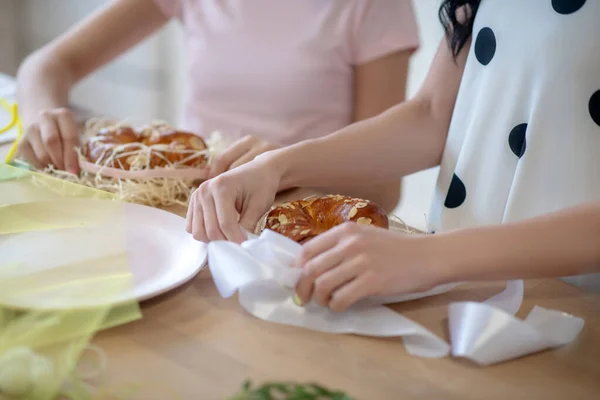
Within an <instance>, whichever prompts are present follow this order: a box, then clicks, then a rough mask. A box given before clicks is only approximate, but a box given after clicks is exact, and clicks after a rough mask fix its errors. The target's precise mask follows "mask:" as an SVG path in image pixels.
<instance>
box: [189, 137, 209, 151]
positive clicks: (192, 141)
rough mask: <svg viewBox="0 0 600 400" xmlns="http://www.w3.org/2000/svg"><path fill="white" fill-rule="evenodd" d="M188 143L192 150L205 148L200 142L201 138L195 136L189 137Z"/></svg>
mask: <svg viewBox="0 0 600 400" xmlns="http://www.w3.org/2000/svg"><path fill="white" fill-rule="evenodd" d="M190 145H191V146H192V149H194V150H204V149H205V148H206V146H204V143H202V140H200V138H197V137H192V138H190Z"/></svg>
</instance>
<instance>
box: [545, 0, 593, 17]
mask: <svg viewBox="0 0 600 400" xmlns="http://www.w3.org/2000/svg"><path fill="white" fill-rule="evenodd" d="M585 2H586V0H552V8H554V11H556V12H557V13H559V14H563V15H567V14H573V13H574V12H576V11H579V10H580V9H581V7H583V5H584V4H585Z"/></svg>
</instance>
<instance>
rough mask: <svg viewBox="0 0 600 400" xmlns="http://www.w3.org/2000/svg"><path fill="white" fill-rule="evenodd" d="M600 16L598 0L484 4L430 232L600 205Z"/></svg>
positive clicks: (584, 281)
mask: <svg viewBox="0 0 600 400" xmlns="http://www.w3.org/2000/svg"><path fill="white" fill-rule="evenodd" d="M599 17H600V1H597V0H587V1H586V0H528V1H522V0H483V1H482V2H481V5H480V8H479V11H478V13H477V16H476V20H475V25H474V29H473V44H472V46H471V49H470V54H469V57H468V60H467V64H466V67H465V71H464V76H463V80H462V83H461V87H460V91H459V95H458V99H457V103H456V107H455V110H454V115H453V119H452V123H451V126H450V131H449V135H448V140H447V144H446V149H445V151H444V155H443V159H442V163H441V169H440V175H439V179H438V182H437V185H436V190H435V194H434V200H433V204H432V209H431V213H430V218H429V222H430V227H429V228H430V230H431V231H434V232H435V231H437V232H439V231H449V230H453V229H457V228H465V227H472V226H484V225H492V224H500V223H504V222H512V221H518V220H523V219H526V218H531V217H535V216H538V215H540V214H545V213H550V212H554V211H557V210H560V209H564V208H567V207H573V206H577V205H580V204H583V203H588V202H592V201H600V20H599ZM570 281H571V282H576V283H579V284H585V285H587V286H596V288H597V289H599V290H600V279H599V275H595V276H586V277H581V278H578V279H571V280H570ZM592 281H595V282H596V285H590V283H591V282H592Z"/></svg>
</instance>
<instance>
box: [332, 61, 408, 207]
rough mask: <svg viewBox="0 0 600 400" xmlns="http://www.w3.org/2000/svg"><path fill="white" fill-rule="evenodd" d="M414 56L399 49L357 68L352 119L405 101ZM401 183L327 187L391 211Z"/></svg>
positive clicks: (395, 203) (358, 119) (374, 113)
mask: <svg viewBox="0 0 600 400" xmlns="http://www.w3.org/2000/svg"><path fill="white" fill-rule="evenodd" d="M411 55H412V51H411V50H405V51H400V52H396V53H393V54H390V55H387V56H385V57H382V58H380V59H377V60H375V61H372V62H369V63H367V64H364V65H360V66H357V67H355V68H354V107H353V115H352V121H353V122H359V121H362V120H365V119H368V118H372V117H375V116H376V115H379V114H381V113H382V112H384V111H385V110H387V109H389V108H390V107H393V106H394V105H396V104H400V103H402V102H404V101H405V97H406V82H407V78H408V66H409V62H410V57H411ZM365 140H369V138H368V135H367V137H366V138H365ZM400 182H401V180H400V179H399V178H398V179H394V180H392V181H391V182H385V183H383V184H377V185H372V184H366V185H365V184H358V185H356V184H353V183H352V182H351V183H350V184H338V185H336V186H335V187H332V188H327V189H326V190H328V191H333V192H338V193H345V194H351V195H353V196H357V197H361V198H366V199H370V200H373V201H375V202H377V203H378V204H379V205H381V206H382V207H383V208H384V209H386V210H387V211H392V210H393V209H394V207H395V206H396V205H397V204H398V201H399V200H400Z"/></svg>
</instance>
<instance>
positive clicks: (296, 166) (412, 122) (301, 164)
mask: <svg viewBox="0 0 600 400" xmlns="http://www.w3.org/2000/svg"><path fill="white" fill-rule="evenodd" d="M446 132H447V130H446V129H445V128H441V127H440V125H439V124H437V123H436V121H435V119H434V118H432V117H431V114H430V108H429V106H428V103H427V102H425V101H417V100H413V101H410V102H406V103H403V104H401V105H398V106H396V107H394V108H392V109H390V110H388V111H386V112H384V113H383V114H381V115H379V116H376V117H374V118H370V119H367V120H364V121H361V122H358V123H356V124H353V125H350V126H348V127H346V128H344V129H342V130H340V131H338V132H336V133H334V134H332V135H329V136H326V137H323V138H320V139H316V140H310V141H306V142H302V143H299V144H297V145H294V146H290V147H287V148H285V149H282V150H280V151H277V152H274V153H272V154H271V155H269V157H270V158H271V161H272V163H273V166H274V167H275V168H278V169H279V171H281V175H282V179H281V188H282V189H287V188H291V187H332V186H335V185H337V184H339V182H354V184H356V185H365V184H369V185H373V184H378V183H386V182H391V181H394V180H397V179H399V178H400V177H402V176H404V175H408V174H410V173H413V172H416V171H419V170H422V169H426V168H429V167H433V166H435V165H437V164H439V162H440V158H441V154H442V150H443V146H444V143H445V136H446Z"/></svg>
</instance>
